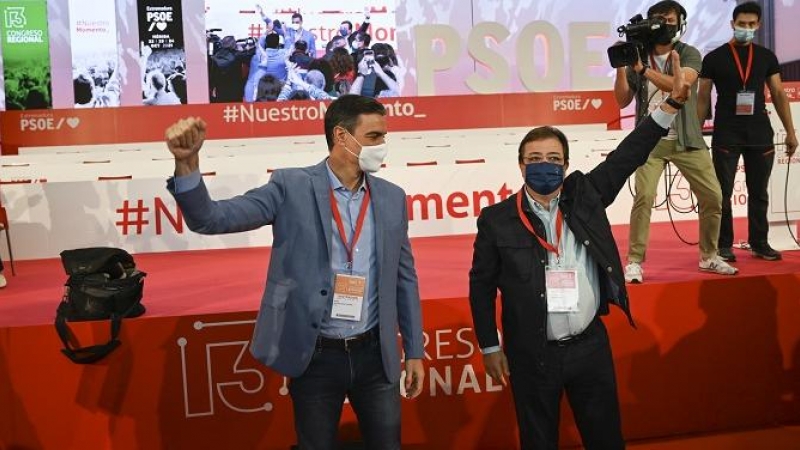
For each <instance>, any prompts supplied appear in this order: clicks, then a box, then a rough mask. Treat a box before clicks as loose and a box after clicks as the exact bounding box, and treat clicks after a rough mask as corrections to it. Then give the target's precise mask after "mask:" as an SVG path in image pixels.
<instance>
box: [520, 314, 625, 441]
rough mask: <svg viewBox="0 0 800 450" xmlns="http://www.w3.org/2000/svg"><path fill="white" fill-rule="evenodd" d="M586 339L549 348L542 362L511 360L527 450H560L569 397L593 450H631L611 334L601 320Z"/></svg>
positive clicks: (589, 330)
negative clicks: (563, 406)
mask: <svg viewBox="0 0 800 450" xmlns="http://www.w3.org/2000/svg"><path fill="white" fill-rule="evenodd" d="M588 332H589V333H588V336H587V337H586V338H585V339H582V340H580V341H577V342H575V343H572V344H569V345H565V346H563V347H560V346H556V345H553V344H547V345H546V348H545V351H544V356H543V358H542V360H541V361H539V362H533V361H519V360H515V359H514V355H513V354H509V355H508V357H509V365H510V370H511V377H510V380H511V389H512V392H513V394H514V404H515V406H516V410H517V423H518V425H519V433H520V445H521V447H522V449H523V450H556V449H557V448H558V422H559V411H560V406H561V398H562V395H563V393H564V392H566V393H567V399H568V400H569V403H570V407H571V408H572V411H573V412H574V414H575V422H576V424H577V425H578V430H579V431H580V434H581V439H582V440H583V445H584V447H585V448H586V449H587V450H618V449H624V448H625V441H624V439H623V437H622V425H621V420H620V413H619V399H618V398H617V381H616V376H615V374H614V362H613V360H612V357H611V346H610V345H609V341H608V333H607V332H606V328H605V326H604V325H603V322H602V321H601V320H599V319H597V320H595V321H594V322H593V324H592V325H591V326H590V328H589V329H588Z"/></svg>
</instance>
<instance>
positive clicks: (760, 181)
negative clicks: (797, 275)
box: [712, 146, 775, 248]
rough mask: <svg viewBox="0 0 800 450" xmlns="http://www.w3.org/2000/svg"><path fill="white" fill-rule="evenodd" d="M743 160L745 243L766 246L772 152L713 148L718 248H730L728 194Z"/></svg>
mask: <svg viewBox="0 0 800 450" xmlns="http://www.w3.org/2000/svg"><path fill="white" fill-rule="evenodd" d="M740 156H741V157H743V158H744V173H745V182H746V183H745V184H746V185H747V233H748V236H747V241H748V242H749V243H750V245H751V246H761V245H765V244H767V235H768V233H769V223H768V222H767V208H768V207H769V194H768V193H767V187H768V184H769V176H770V173H772V164H773V162H774V157H775V149H774V148H769V149H767V150H764V149H754V148H746V149H743V148H742V147H734V146H732V147H724V148H723V147H715V148H714V152H713V155H712V158H713V160H714V170H715V171H716V173H717V179H718V180H719V185H720V187H721V188H722V222H721V224H720V229H719V248H726V247H731V246H733V213H732V212H731V195H732V194H733V183H734V180H735V178H736V171H737V169H738V167H739V157H740Z"/></svg>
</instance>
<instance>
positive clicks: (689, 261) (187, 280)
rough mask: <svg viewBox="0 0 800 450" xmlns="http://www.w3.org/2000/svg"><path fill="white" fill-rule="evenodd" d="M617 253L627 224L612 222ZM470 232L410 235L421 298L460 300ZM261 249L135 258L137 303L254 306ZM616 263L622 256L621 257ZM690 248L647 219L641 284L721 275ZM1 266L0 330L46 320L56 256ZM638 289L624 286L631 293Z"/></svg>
mask: <svg viewBox="0 0 800 450" xmlns="http://www.w3.org/2000/svg"><path fill="white" fill-rule="evenodd" d="M746 225H747V224H746V222H745V221H744V219H737V220H736V221H735V228H736V235H737V236H745V235H746ZM676 226H677V229H678V231H679V232H680V233H681V235H682V237H683V238H684V239H686V240H688V241H690V242H695V241H696V239H697V234H698V233H697V222H695V221H684V222H677V223H676ZM614 234H615V236H616V238H617V243H618V244H619V247H620V252H621V253H622V254H623V255H624V254H625V252H626V249H627V241H628V227H627V226H616V227H614ZM473 240H474V236H472V235H464V236H447V237H434V238H416V239H412V249H413V252H414V257H415V260H416V267H417V272H418V275H419V280H420V291H421V297H422V298H423V299H448V298H454V299H463V298H465V297H466V296H467V295H468V290H469V285H468V274H469V268H470V265H471V261H472V243H473ZM734 251H735V253H736V255H737V257H738V261H737V263H736V264H735V266H736V267H738V268H739V270H740V272H739V274H738V275H736V276H737V277H748V276H758V275H775V274H785V273H800V251H787V252H784V253H783V260H782V261H778V262H770V261H763V260H760V259H756V258H754V257H752V256H751V255H750V253H749V252H747V251H744V250H738V249H736V250H734ZM269 254H270V249H269V248H242V249H228V250H204V251H184V252H170V253H147V254H137V255H135V258H136V262H137V265H138V266H139V267H140V268H141V270H143V271H145V272H147V274H148V275H147V279H146V281H145V295H144V299H143V303H144V304H145V306H146V307H147V313H146V315H145V317H169V316H183V315H199V314H214V313H226V312H239V311H256V310H257V309H258V306H259V302H260V299H261V294H262V291H263V287H264V281H265V279H266V272H267V265H268V262H269ZM623 261H624V257H623ZM697 263H698V250H697V246H689V245H686V244H684V243H682V242H681V241H680V240H679V239H678V238H677V237H676V235H675V232H674V231H673V230H672V227H671V225H670V224H669V223H658V224H653V225H652V228H651V243H650V246H649V251H648V261H647V263H646V264H645V265H644V270H645V272H644V276H645V284H646V285H652V284H662V283H677V282H688V281H696V280H702V279H720V278H725V277H724V276H722V275H714V274H708V273H704V272H700V271H699V270H698V269H697ZM10 269H11V268H10V265H9V264H8V263H6V272H5V273H6V276H7V278H8V280H9V283H8V287H6V288H5V289H2V290H0V328H2V327H12V326H29V325H41V324H46V323H52V321H53V319H54V317H55V310H56V307H57V305H58V303H59V300H60V298H61V296H62V294H63V291H64V288H63V283H64V282H65V280H66V275H65V273H64V269H63V267H62V266H61V261H60V260H59V259H45V260H31V261H18V262H17V263H16V269H17V270H16V271H17V276H15V277H13V276H11V270H10ZM639 288H640V286H636V285H633V286H631V287H630V291H631V296H632V297H634V298H635V296H636V292H637V289H639Z"/></svg>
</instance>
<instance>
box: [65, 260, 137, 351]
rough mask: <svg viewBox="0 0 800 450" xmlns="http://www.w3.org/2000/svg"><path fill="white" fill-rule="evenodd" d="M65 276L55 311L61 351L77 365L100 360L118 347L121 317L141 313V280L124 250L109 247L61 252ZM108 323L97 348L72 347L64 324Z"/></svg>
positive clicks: (68, 331) (69, 334)
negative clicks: (106, 338)
mask: <svg viewBox="0 0 800 450" xmlns="http://www.w3.org/2000/svg"><path fill="white" fill-rule="evenodd" d="M61 262H62V264H63V265H64V270H65V271H66V272H67V275H69V278H68V279H67V282H66V284H65V289H64V297H63V298H62V299H61V303H60V304H59V305H58V309H57V310H56V321H55V326H56V331H57V332H58V336H59V337H60V338H61V342H63V343H64V348H63V349H61V352H62V353H64V355H66V356H67V357H68V358H69V359H70V360H72V361H73V362H75V363H78V364H89V363H93V362H96V361H99V360H100V359H102V358H104V357H105V356H106V355H108V354H109V353H111V352H112V351H114V349H116V348H117V347H119V345H120V341H119V339H118V338H119V332H120V327H121V326H122V319H123V318H124V317H138V316H141V315H142V314H144V311H145V308H144V305H142V303H141V299H142V290H143V288H144V277H145V276H146V275H147V274H146V273H144V272H141V271H139V270H137V269H136V264H135V263H134V261H133V256H131V255H130V254H129V253H128V252H126V251H125V250H122V249H119V248H110V247H92V248H80V249H75V250H65V251H63V252H61ZM87 320H110V321H111V337H110V339H109V341H108V342H107V343H105V344H101V345H92V346H88V347H74V346H73V345H72V343H71V340H72V339H71V337H72V336H71V333H70V330H69V326H68V325H67V322H78V321H87Z"/></svg>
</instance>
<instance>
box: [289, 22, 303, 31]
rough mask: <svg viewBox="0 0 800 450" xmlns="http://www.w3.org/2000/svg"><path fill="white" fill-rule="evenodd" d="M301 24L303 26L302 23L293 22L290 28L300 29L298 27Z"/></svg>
mask: <svg viewBox="0 0 800 450" xmlns="http://www.w3.org/2000/svg"><path fill="white" fill-rule="evenodd" d="M302 26H303V25H302V24H299V23H293V24H292V29H293V30H294V31H299V30H300V27H302Z"/></svg>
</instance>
